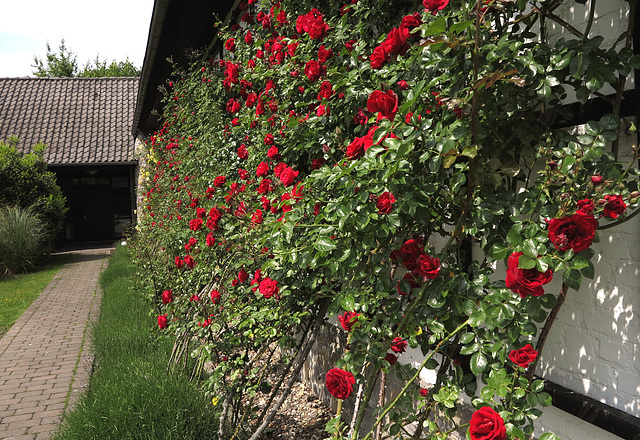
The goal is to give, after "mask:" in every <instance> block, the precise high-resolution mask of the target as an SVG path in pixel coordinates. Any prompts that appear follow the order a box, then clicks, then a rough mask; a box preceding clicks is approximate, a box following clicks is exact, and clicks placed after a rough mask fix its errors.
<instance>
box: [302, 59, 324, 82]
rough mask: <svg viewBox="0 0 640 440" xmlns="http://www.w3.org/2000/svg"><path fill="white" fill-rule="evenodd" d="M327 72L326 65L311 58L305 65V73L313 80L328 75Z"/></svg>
mask: <svg viewBox="0 0 640 440" xmlns="http://www.w3.org/2000/svg"><path fill="white" fill-rule="evenodd" d="M326 73H327V68H326V66H325V65H324V64H321V63H319V62H318V61H316V60H309V61H307V64H305V65H304V74H305V75H306V76H307V78H309V81H311V82H316V81H318V80H319V79H320V77H321V76H324V75H326Z"/></svg>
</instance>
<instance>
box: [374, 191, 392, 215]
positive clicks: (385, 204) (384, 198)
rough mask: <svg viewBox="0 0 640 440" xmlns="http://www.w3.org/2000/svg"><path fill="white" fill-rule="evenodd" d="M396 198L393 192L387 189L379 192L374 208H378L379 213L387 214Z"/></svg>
mask: <svg viewBox="0 0 640 440" xmlns="http://www.w3.org/2000/svg"><path fill="white" fill-rule="evenodd" d="M395 201H396V198H395V197H393V194H392V193H390V192H389V191H385V192H383V193H382V194H380V197H378V202H377V203H376V208H378V213H379V214H389V213H390V212H391V209H392V208H393V204H394V203H395Z"/></svg>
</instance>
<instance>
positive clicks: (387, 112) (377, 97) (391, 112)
mask: <svg viewBox="0 0 640 440" xmlns="http://www.w3.org/2000/svg"><path fill="white" fill-rule="evenodd" d="M367 110H368V111H370V112H371V113H377V112H379V115H378V117H379V118H386V119H390V120H393V118H394V116H395V115H396V112H397V111H398V95H396V94H395V92H394V91H393V90H388V91H386V92H381V91H380V90H374V91H373V93H371V95H370V96H369V99H368V100H367Z"/></svg>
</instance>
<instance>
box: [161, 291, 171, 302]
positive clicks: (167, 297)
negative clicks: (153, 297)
mask: <svg viewBox="0 0 640 440" xmlns="http://www.w3.org/2000/svg"><path fill="white" fill-rule="evenodd" d="M171 301H173V292H172V291H171V290H165V291H164V292H162V304H169V303H170V302H171Z"/></svg>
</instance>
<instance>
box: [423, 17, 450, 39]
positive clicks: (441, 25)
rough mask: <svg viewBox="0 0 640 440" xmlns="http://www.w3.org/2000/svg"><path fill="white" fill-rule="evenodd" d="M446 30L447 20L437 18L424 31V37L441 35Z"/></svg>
mask: <svg viewBox="0 0 640 440" xmlns="http://www.w3.org/2000/svg"><path fill="white" fill-rule="evenodd" d="M446 29H447V20H446V19H445V18H444V17H438V18H436V19H435V20H434V21H433V23H431V24H430V25H429V27H427V29H426V30H425V31H424V36H425V37H430V36H431V35H436V34H441V33H443V32H444V31H445V30H446Z"/></svg>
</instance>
